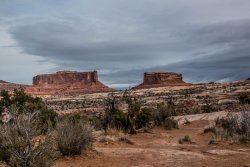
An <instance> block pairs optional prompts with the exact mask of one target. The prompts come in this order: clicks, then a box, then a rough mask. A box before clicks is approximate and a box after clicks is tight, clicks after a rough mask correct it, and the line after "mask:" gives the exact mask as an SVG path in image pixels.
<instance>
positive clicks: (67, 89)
mask: <svg viewBox="0 0 250 167" xmlns="http://www.w3.org/2000/svg"><path fill="white" fill-rule="evenodd" d="M26 91H27V93H29V94H32V95H58V94H81V93H94V92H108V91H112V89H111V88H109V87H107V86H106V85H104V84H103V83H101V82H100V81H99V80H98V74H97V71H91V72H76V71H60V72H57V73H55V74H43V75H37V76H35V77H34V78H33V86H31V87H27V88H26Z"/></svg>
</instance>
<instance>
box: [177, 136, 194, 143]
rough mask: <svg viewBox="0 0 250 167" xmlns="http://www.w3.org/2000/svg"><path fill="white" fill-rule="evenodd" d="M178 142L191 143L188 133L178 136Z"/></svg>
mask: <svg viewBox="0 0 250 167" xmlns="http://www.w3.org/2000/svg"><path fill="white" fill-rule="evenodd" d="M178 142H179V144H184V143H192V141H191V138H190V137H189V136H188V135H186V136H184V137H182V138H180V139H179V141H178Z"/></svg>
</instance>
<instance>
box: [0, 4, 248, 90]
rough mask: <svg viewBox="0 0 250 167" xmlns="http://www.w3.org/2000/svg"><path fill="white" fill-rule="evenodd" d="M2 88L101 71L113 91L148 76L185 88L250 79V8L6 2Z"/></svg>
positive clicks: (0, 10)
mask: <svg viewBox="0 0 250 167" xmlns="http://www.w3.org/2000/svg"><path fill="white" fill-rule="evenodd" d="M0 51H1V52H0V80H5V81H9V82H14V83H23V84H31V83H32V77H33V76H34V75H37V74H43V73H53V72H56V71H61V70H74V71H92V70H97V71H98V74H99V78H100V80H101V81H102V82H103V83H105V84H107V85H108V86H110V87H113V88H124V87H131V86H134V85H137V84H139V83H140V82H142V80H143V73H144V72H152V71H155V72H157V71H171V72H177V73H182V74H183V78H184V80H185V81H186V82H192V83H199V82H212V81H213V82H228V81H235V80H243V79H246V78H249V77H250V1H249V0H219V1H218V0H202V1H201V0H105V1H103V0H84V1H83V0H70V1H69V0H53V1H51V0H1V4H0Z"/></svg>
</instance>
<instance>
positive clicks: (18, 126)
mask: <svg viewBox="0 0 250 167" xmlns="http://www.w3.org/2000/svg"><path fill="white" fill-rule="evenodd" d="M37 117H38V113H37V112H35V113H25V114H16V113H14V114H13V119H12V121H11V122H10V123H6V124H3V125H1V127H0V131H1V133H0V158H1V160H3V161H5V162H6V163H7V164H8V165H9V166H11V167H12V166H13V167H17V166H18V167H49V166H52V164H53V161H54V160H55V159H56V158H57V156H58V154H57V152H56V151H55V149H54V144H53V138H52V137H51V136H50V135H47V136H44V137H42V136H40V135H39V133H38V132H37V124H38V123H37ZM35 139H38V141H36V140H35Z"/></svg>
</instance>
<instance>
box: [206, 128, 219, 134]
mask: <svg viewBox="0 0 250 167" xmlns="http://www.w3.org/2000/svg"><path fill="white" fill-rule="evenodd" d="M209 132H211V133H214V134H216V128H215V127H207V128H205V129H204V130H203V133H209Z"/></svg>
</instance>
